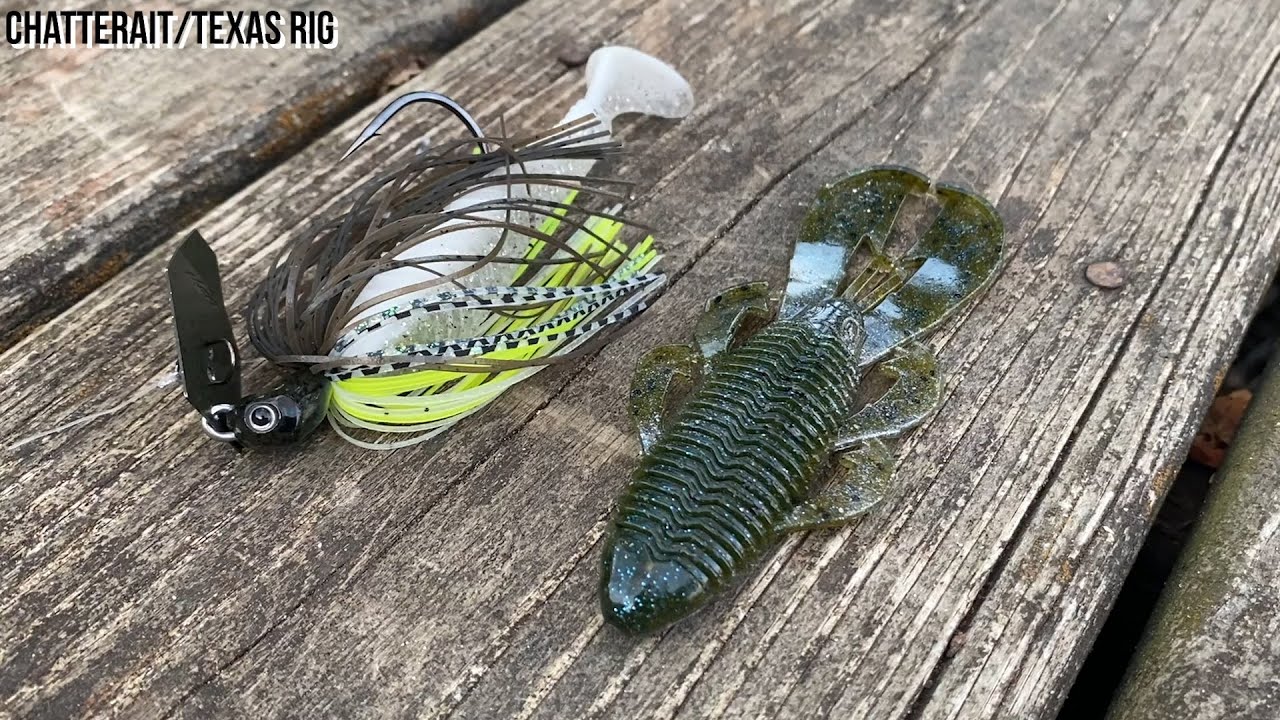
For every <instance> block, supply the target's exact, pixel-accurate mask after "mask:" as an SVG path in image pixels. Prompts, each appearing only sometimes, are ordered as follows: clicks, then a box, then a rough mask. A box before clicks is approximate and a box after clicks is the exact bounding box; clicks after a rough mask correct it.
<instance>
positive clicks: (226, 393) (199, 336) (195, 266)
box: [168, 231, 329, 449]
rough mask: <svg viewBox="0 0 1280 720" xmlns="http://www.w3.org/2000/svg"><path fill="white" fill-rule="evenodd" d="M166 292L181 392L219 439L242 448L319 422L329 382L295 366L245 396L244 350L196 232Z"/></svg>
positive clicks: (288, 438)
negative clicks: (270, 386)
mask: <svg viewBox="0 0 1280 720" xmlns="http://www.w3.org/2000/svg"><path fill="white" fill-rule="evenodd" d="M168 276H169V297H170V300H171V301H172V303H173V324H174V329H175V331H176V332H177V339H178V373H179V375H180V376H181V377H182V387H183V394H184V395H185V396H186V398H187V401H188V402H190V403H191V405H192V407H194V408H195V409H196V412H198V413H200V417H201V422H200V424H201V427H203V428H204V431H205V433H206V434H208V435H209V436H210V437H212V438H214V439H215V440H221V441H223V442H228V443H231V444H232V445H234V446H235V447H236V448H237V449H239V448H242V447H269V446H275V445H283V444H287V443H291V442H296V441H297V440H300V439H302V438H303V437H305V436H306V435H309V434H310V433H311V432H312V431H313V430H315V429H316V427H318V426H319V425H320V422H321V421H322V420H324V417H325V413H326V412H327V410H328V407H329V400H328V398H329V389H328V382H327V381H326V380H324V379H323V378H320V377H318V376H314V375H311V374H310V373H298V374H296V375H295V376H294V377H292V378H290V379H289V380H288V381H286V382H285V383H284V384H282V385H281V386H280V387H279V388H277V389H276V390H275V391H273V392H270V393H267V394H263V395H251V396H248V397H244V396H242V395H241V389H240V386H241V377H240V351H239V348H238V347H237V346H236V340H235V335H234V334H233V333H232V330H231V318H230V317H229V316H228V315H227V307H226V303H225V301H224V299H223V295H222V280H221V277H220V275H219V273H218V259H217V257H215V256H214V254H213V250H212V249H211V248H210V247H209V244H208V243H207V242H205V240H204V238H202V237H201V236H200V233H198V232H194V231H193V232H192V233H191V234H190V235H188V236H187V237H186V239H185V240H183V241H182V244H181V245H179V246H178V249H177V251H175V252H174V254H173V258H172V259H170V261H169V271H168Z"/></svg>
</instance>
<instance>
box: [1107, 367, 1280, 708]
mask: <svg viewBox="0 0 1280 720" xmlns="http://www.w3.org/2000/svg"><path fill="white" fill-rule="evenodd" d="M1277 427H1280V362H1276V361H1273V362H1272V363H1271V365H1270V368H1269V369H1268V371H1267V373H1266V375H1265V376H1264V379H1263V381H1262V387H1261V388H1260V389H1259V392H1258V394H1256V395H1255V396H1254V398H1253V402H1252V403H1251V404H1250V406H1249V410H1248V413H1247V414H1246V415H1245V419H1244V422H1243V424H1242V425H1241V427H1240V432H1239V433H1238V434H1237V435H1236V438H1235V441H1234V442H1233V443H1232V446H1231V450H1230V452H1229V453H1228V455H1227V461H1226V463H1225V464H1224V465H1223V466H1222V468H1221V469H1220V470H1219V471H1218V473H1217V475H1215V476H1214V482H1213V488H1212V489H1211V490H1210V493H1209V497H1208V499H1207V500H1206V502H1205V506H1204V513H1203V515H1202V516H1201V518H1200V520H1199V521H1198V522H1197V524H1196V528H1195V531H1194V532H1193V534H1192V537H1191V541H1190V543H1189V544H1188V545H1187V549H1186V551H1185V553H1184V554H1183V555H1182V556H1181V557H1180V558H1179V561H1178V566H1177V567H1176V568H1175V569H1174V572H1173V575H1172V576H1171V577H1170V578H1169V583H1168V585H1167V586H1166V589H1165V591H1164V594H1163V595H1161V598H1160V604H1159V605H1158V606H1157V608H1156V611H1155V612H1154V614H1153V615H1152V617H1151V622H1150V624H1149V626H1148V627H1147V630H1146V633H1145V636H1144V638H1143V640H1142V644H1141V645H1140V646H1139V650H1138V652H1137V653H1136V654H1135V655H1134V662H1133V664H1132V665H1131V666H1130V669H1129V673H1128V677H1127V678H1126V680H1125V683H1124V685H1123V686H1122V688H1121V690H1120V691H1119V692H1118V693H1117V695H1116V698H1115V702H1114V703H1113V704H1112V706H1111V710H1110V712H1109V713H1108V717H1111V718H1116V719H1117V720H1140V719H1142V718H1167V717H1194V718H1204V719H1205V720H1211V719H1218V718H1259V719H1261V718H1270V717H1274V716H1275V714H1276V708H1277V707H1278V706H1280V686H1278V685H1277V680H1276V677H1277V673H1276V670H1277V667H1276V659H1277V654H1276V637H1277V633H1280V556H1278V555H1277V552H1276V543H1275V542H1274V540H1275V533H1276V529H1277V528H1278V527H1280V502H1278V500H1280V498H1277V496H1276V493H1277V485H1276V482H1275V478H1276V477H1277V475H1278V474H1280V445H1277V443H1276V428H1277Z"/></svg>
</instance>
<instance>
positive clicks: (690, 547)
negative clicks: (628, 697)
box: [601, 167, 1004, 632]
mask: <svg viewBox="0 0 1280 720" xmlns="http://www.w3.org/2000/svg"><path fill="white" fill-rule="evenodd" d="M922 210H923V212H922ZM935 212H936V215H934V213H935ZM913 214H914V215H916V216H917V219H923V220H924V221H926V222H925V223H923V226H924V228H925V229H924V231H923V233H922V234H920V236H919V238H918V240H917V241H916V243H915V245H914V247H912V248H910V249H909V250H908V251H907V252H906V253H904V254H903V255H902V256H901V257H899V258H894V257H892V255H891V253H890V249H891V248H892V247H893V246H894V245H896V244H897V243H895V242H894V240H896V239H901V237H902V236H903V235H904V234H905V235H909V234H910V233H909V232H908V233H903V231H902V228H896V229H895V225H910V224H911V223H908V222H899V221H903V220H905V219H906V217H905V216H908V215H913ZM900 216H903V217H900ZM930 216H932V222H931V223H928V220H929V219H930ZM1003 235H1004V232H1003V227H1002V224H1001V222H1000V218H999V216H998V215H997V214H996V212H995V210H994V209H993V208H992V207H991V206H990V205H989V204H988V203H987V202H986V201H985V200H983V199H982V198H980V197H977V196H976V195H973V194H971V193H969V192H966V191H964V190H962V189H960V188H957V187H953V186H950V185H937V186H931V184H930V182H929V180H928V179H927V178H925V177H923V176H921V175H920V174H918V173H916V172H914V171H911V170H907V169H903V168H897V167H875V168H870V169H868V170H864V171H862V172H859V173H856V174H854V175H852V176H851V177H849V178H847V179H845V180H842V181H841V182H839V183H836V184H834V185H831V186H828V187H826V188H824V189H823V190H822V191H821V192H820V193H819V195H818V200H817V202H816V203H815V205H814V206H813V208H812V210H811V211H810V213H809V215H808V217H807V218H806V219H805V222H804V226H803V227H802V229H801V237H800V239H799V241H798V242H797V244H796V248H795V253H794V255H793V257H792V261H791V270H790V282H789V284H788V285H787V290H786V294H785V296H784V299H783V300H782V302H781V307H780V308H779V309H778V310H777V311H776V318H775V317H774V316H775V312H774V311H773V310H772V309H771V308H770V302H769V298H768V287H767V285H766V284H764V283H752V284H748V285H742V286H738V287H734V288H731V289H729V290H727V291H725V292H723V293H721V294H720V295H719V296H717V297H715V298H713V299H712V300H711V301H710V302H709V303H708V305H707V309H706V313H705V314H704V315H703V317H702V319H701V320H700V321H699V322H698V325H697V328H696V329H695V332H694V336H695V343H694V344H693V345H690V346H684V345H667V346H662V347H659V348H656V349H654V350H653V351H651V352H650V353H649V354H648V355H647V356H646V357H645V358H644V359H643V360H642V361H641V363H640V365H639V368H638V369H637V371H636V375H635V379H634V381H633V384H632V389H631V415H632V419H633V421H634V422H635V425H636V428H637V430H638V432H639V434H640V441H641V446H642V447H643V450H644V457H643V458H642V459H641V461H640V465H639V467H638V468H637V469H636V470H635V473H634V474H633V476H632V479H631V482H630V484H629V485H628V487H627V489H626V491H625V492H624V493H623V495H622V497H621V499H620V500H619V502H618V507H617V510H616V514H615V516H614V520H613V527H612V529H611V533H610V535H609V538H608V541H607V542H606V545H605V548H604V563H603V565H604V567H603V577H602V580H601V603H602V607H603V612H604V615H605V618H606V619H607V620H608V621H609V622H611V623H612V624H614V625H617V626H618V627H621V628H623V629H625V630H629V631H633V632H651V631H655V630H659V629H661V628H663V627H665V626H667V625H668V624H670V623H672V622H674V621H676V620H679V619H681V618H683V617H685V616H687V615H688V614H690V613H691V612H693V611H694V610H695V609H697V608H698V607H699V606H701V605H702V604H704V603H705V602H707V600H708V599H709V598H710V597H712V596H713V595H714V594H715V593H716V592H717V591H719V590H721V589H723V588H725V587H726V585H728V584H729V583H730V581H731V580H732V579H733V578H734V576H735V575H736V574H738V573H739V572H740V571H742V570H743V569H744V568H746V567H747V566H748V565H749V564H751V562H752V561H753V560H755V559H756V558H757V557H759V556H760V554H761V553H763V552H764V551H765V550H767V549H768V548H770V547H772V546H773V545H774V543H775V542H776V541H777V540H778V539H779V538H780V537H781V536H782V535H783V534H785V533H789V532H795V531H802V530H811V529H815V528H821V527H831V526H836V525H840V524H843V523H847V522H849V521H850V520H852V519H853V518H855V517H857V516H859V515H861V514H862V513H864V512H866V511H867V510H868V509H870V508H871V507H872V506H874V505H875V504H876V503H877V502H878V501H879V500H880V499H881V498H882V497H883V495H884V492H885V489H886V487H887V483H888V480H889V477H890V475H891V474H892V471H893V466H894V459H893V457H892V455H890V453H889V450H888V448H887V447H886V446H885V444H884V442H883V441H884V439H886V438H891V437H896V436H898V435H900V434H902V433H904V432H906V431H907V430H909V429H911V428H913V427H915V426H916V425H918V424H919V423H920V422H921V421H923V420H924V418H925V417H926V416H927V414H928V413H929V412H930V411H931V410H932V409H933V407H934V406H935V405H936V404H937V402H938V400H939V395H940V382H939V379H938V375H937V371H936V364H937V363H936V360H935V357H934V354H933V352H932V350H931V349H930V348H928V347H927V346H925V345H923V344H920V343H918V342H916V338H918V337H920V336H922V335H924V334H925V333H927V332H929V331H930V330H932V329H933V328H934V327H936V326H937V325H938V324H939V323H941V322H942V321H943V320H944V319H946V318H947V317H948V316H949V315H951V314H952V313H953V312H954V311H955V310H956V308H958V307H960V306H961V305H962V304H963V303H964V302H965V301H966V300H968V299H970V298H972V297H973V296H974V295H975V294H976V293H977V292H978V291H979V290H981V289H982V288H983V287H985V286H986V285H987V283H988V282H989V281H990V280H991V279H992V278H993V277H994V275H995V273H996V269H997V268H998V266H999V264H1000V261H1001V252H1002V244H1003ZM859 253H862V254H864V255H865V256H866V260H867V262H866V264H865V267H864V269H862V270H861V271H860V272H856V273H854V272H851V271H852V269H853V268H855V267H857V266H859V265H860V264H861V263H858V262H856V256H857V255H858V254H859ZM771 318H773V319H772V321H770V319H771ZM766 323H767V324H766ZM762 326H763V327H762ZM891 352H892V355H891V356H889V357H888V358H887V359H886V356H887V355H890V353H891ZM863 382H868V384H871V383H872V382H874V383H879V384H880V385H881V386H884V385H887V386H888V389H887V390H885V391H884V392H883V394H882V395H880V397H879V398H878V399H876V400H874V401H873V402H871V403H870V404H867V405H865V406H862V407H859V406H858V404H857V397H858V395H859V392H858V391H859V385H860V383H863ZM828 477H829V478H830V479H829V481H827V482H824V480H827V478H828Z"/></svg>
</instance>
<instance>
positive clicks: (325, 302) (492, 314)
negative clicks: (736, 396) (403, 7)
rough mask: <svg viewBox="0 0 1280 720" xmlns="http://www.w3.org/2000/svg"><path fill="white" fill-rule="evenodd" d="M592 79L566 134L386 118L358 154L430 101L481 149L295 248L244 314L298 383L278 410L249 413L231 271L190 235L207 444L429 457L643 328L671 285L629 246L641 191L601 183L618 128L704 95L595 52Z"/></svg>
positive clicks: (188, 360)
mask: <svg viewBox="0 0 1280 720" xmlns="http://www.w3.org/2000/svg"><path fill="white" fill-rule="evenodd" d="M586 77H587V91H586V94H585V96H584V97H583V98H582V99H581V100H579V101H578V102H577V103H576V104H574V105H573V107H572V108H571V109H570V110H569V112H568V114H567V115H566V116H565V118H564V120H563V121H561V123H560V124H559V125H558V126H556V127H554V128H552V129H550V130H547V131H545V132H541V133H536V134H532V135H526V136H518V137H508V138H504V137H491V136H488V135H485V134H484V133H483V132H482V131H481V130H480V127H479V125H478V124H477V123H476V122H475V120H474V119H473V118H472V116H471V115H470V114H469V113H468V112H467V111H466V110H465V109H464V108H462V107H461V106H460V105H458V104H457V103H456V102H454V101H453V100H451V99H449V98H448V97H445V96H443V95H439V94H437V93H430V92H419V93H410V94H408V95H405V96H402V97H400V98H399V99H397V100H395V101H394V102H392V103H391V104H390V105H389V106H387V108H386V109H384V110H383V111H382V112H381V113H380V114H379V115H378V116H377V117H375V118H374V120H373V121H371V122H370V124H369V125H368V127H366V128H365V129H364V130H363V131H362V132H361V133H360V135H359V137H357V138H356V140H355V142H354V143H353V144H352V146H351V149H350V150H348V151H347V154H348V155H350V154H351V153H352V152H354V151H355V150H356V149H358V148H359V147H360V146H361V145H363V144H364V143H366V142H368V141H369V140H370V139H371V138H373V137H374V136H375V135H377V133H378V131H379V130H380V129H381V128H382V127H383V126H384V125H385V124H386V123H387V122H388V121H390V120H391V118H392V116H394V115H395V114H396V113H398V112H399V111H401V110H402V109H404V108H405V107H407V106H408V105H411V104H414V103H419V102H427V103H432V104H435V105H440V106H442V107H444V108H445V109H447V110H449V111H450V112H451V113H453V114H454V116H455V117H457V119H458V120H459V121H460V122H461V123H462V124H463V125H464V126H465V127H466V129H467V131H468V133H469V134H470V137H468V138H466V139H463V140H459V141H457V142H453V143H448V144H445V145H443V146H440V147H437V148H429V149H427V150H425V151H423V152H420V153H418V154H416V156H415V157H413V158H411V159H409V160H407V161H400V162H398V163H396V164H395V165H394V166H392V167H391V168H389V169H387V170H385V171H383V172H381V173H380V174H379V175H378V176H377V177H376V178H375V179H374V180H373V181H372V182H370V183H369V185H368V186H366V187H365V188H364V189H363V190H362V191H361V192H360V193H359V194H358V196H357V198H356V200H355V202H354V204H353V205H352V207H351V208H350V209H349V210H348V211H347V212H345V213H343V214H341V215H339V216H338V217H336V218H333V219H331V220H329V221H328V222H325V223H323V224H320V225H319V226H318V227H317V228H316V229H315V230H314V231H312V232H309V233H308V234H306V235H304V236H302V237H299V238H298V239H296V240H295V241H293V242H291V243H290V244H289V245H288V246H286V248H285V249H284V251H283V252H282V253H281V255H280V257H279V258H278V259H277V261H276V263H275V264H274V265H273V267H272V269H271V270H270V272H269V273H268V275H267V277H266V279H265V280H264V281H263V282H262V283H261V285H259V287H258V288H257V290H256V291H255V292H254V293H253V296H252V298H251V300H250V303H249V308H248V312H247V318H248V325H249V338H250V340H251V341H252V343H253V345H254V347H256V348H257V350H258V351H259V352H260V353H261V354H262V356H263V357H265V358H266V359H268V360H270V361H271V362H273V363H275V364H277V365H280V366H282V367H285V368H289V369H291V370H292V371H293V372H292V373H291V375H290V377H289V378H288V379H287V380H286V381H285V383H284V384H283V385H282V386H281V387H278V388H276V389H274V390H272V391H270V392H267V393H264V394H257V395H251V396H248V397H245V396H242V394H241V390H240V384H241V383H240V360H239V354H238V350H237V347H236V343H235V341H234V337H233V334H232V329H231V321H230V319H229V318H228V316H227V313H226V310H225V307H224V304H223V298H222V288H221V282H220V279H219V274H218V266H217V261H216V259H215V258H214V255H213V252H212V251H211V250H210V249H209V247H208V245H207V244H205V242H204V241H203V240H202V239H201V238H200V237H199V235H198V234H194V233H193V234H192V235H191V236H189V237H188V238H187V239H186V240H185V241H184V242H183V243H182V244H181V246H180V247H179V248H178V250H177V252H176V253H175V254H174V256H173V259H172V261H171V263H170V266H169V282H170V290H171V295H172V300H173V312H174V321H175V325H176V328H177V335H178V353H179V366H180V371H181V375H182V380H183V384H184V386H185V391H186V396H187V398H188V400H189V401H190V402H191V404H192V405H193V406H195V408H196V410H197V411H198V412H199V413H200V415H201V416H202V419H203V426H204V428H205V430H206V432H207V433H208V434H209V435H211V436H213V437H214V438H217V439H219V440H224V441H228V442H233V443H236V444H238V445H241V446H252V447H260V446H267V445H278V444H285V443H292V442H296V441H298V440H300V439H302V438H304V437H306V436H307V435H309V434H310V433H311V432H312V431H314V430H315V429H316V427H317V426H318V425H320V424H321V422H322V421H323V420H324V419H325V418H328V419H329V421H330V424H331V425H333V427H334V428H335V430H336V431H337V432H338V433H339V434H340V435H342V436H343V437H344V438H346V439H348V440H350V441H351V442H353V443H356V444H358V445H361V446H364V447H370V448H390V447H400V446H403V445H406V444H410V443H414V442H421V441H423V440H425V439H427V438H430V437H433V436H434V435H436V434H438V433H440V432H443V431H444V430H446V429H448V428H449V427H451V426H452V425H453V424H454V423H456V422H458V421H459V420H460V419H462V418H464V417H466V416H468V415H470V414H472V413H474V412H476V411H478V410H479V409H481V408H482V407H484V406H485V405H486V404H487V403H489V402H490V401H492V400H493V399H494V398H496V397H497V396H498V395H499V394H501V393H502V392H503V391H505V390H506V389H508V388H510V387H511V386H512V385H514V384H515V383H517V382H519V381H521V380H523V379H525V378H527V377H529V376H530V375H532V374H533V373H535V372H537V371H538V370H540V369H542V368H543V367H546V366H547V365H548V364H550V363H553V362H561V361H565V360H569V359H572V358H575V357H579V356H581V355H584V354H586V353H590V352H592V351H593V350H595V349H596V348H598V347H599V346H600V345H601V344H603V343H605V342H607V341H608V340H609V339H610V337H611V334H612V333H613V332H614V331H616V330H617V329H618V328H620V327H622V326H623V325H624V324H626V323H627V322H628V321H629V320H631V319H633V318H634V317H635V316H637V315H638V314H640V313H641V312H643V311H644V309H645V308H646V306H647V305H648V303H649V302H651V300H652V299H653V297H654V296H655V294H656V293H658V292H659V291H660V290H661V289H662V287H663V283H664V277H663V275H662V274H661V273H660V272H656V271H655V270H654V265H655V263H656V262H657V261H658V259H659V256H658V254H657V252H656V250H655V249H654V246H653V239H652V237H645V236H644V233H639V235H640V237H638V238H637V239H636V240H635V241H632V240H630V239H625V238H624V235H623V233H624V232H626V231H631V232H632V233H633V234H635V230H636V228H637V226H634V225H632V224H630V223H629V222H628V221H626V220H624V219H623V218H622V217H621V216H620V215H619V212H620V208H621V201H622V200H623V199H624V198H625V195H626V192H627V188H628V187H629V186H628V184H627V183H624V182H622V181H618V180H612V179H607V178H596V177H591V178H588V177H587V174H588V172H589V171H590V170H591V169H592V167H593V166H594V165H595V164H596V162H597V161H599V160H602V159H604V158H607V157H610V156H614V155H616V154H618V153H619V152H620V150H621V146H620V144H619V143H618V142H617V141H616V140H615V139H613V137H612V135H611V126H612V122H613V119H614V118H615V117H616V116H618V115H622V114H625V113H644V114H648V115H654V116H660V117H666V118H679V117H683V116H685V115H687V114H688V113H689V112H690V110H691V108H692V103H693V96H692V91H691V90H690V88H689V85H688V83H687V82H685V80H684V79H683V78H682V77H681V76H680V75H679V73H677V72H676V71H675V70H674V69H672V68H671V67H670V66H668V65H666V64H665V63H663V62H661V61H659V60H657V59H655V58H653V57H650V56H648V55H645V54H644V53H641V52H639V51H637V50H632V49H629V48H622V47H607V48H602V49H600V50H597V51H596V52H595V53H594V54H593V55H592V56H591V58H590V60H589V62H588V64H587V70H586ZM344 157H345V156H344Z"/></svg>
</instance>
